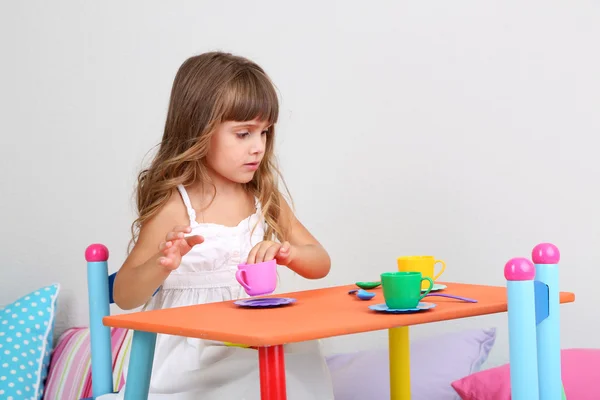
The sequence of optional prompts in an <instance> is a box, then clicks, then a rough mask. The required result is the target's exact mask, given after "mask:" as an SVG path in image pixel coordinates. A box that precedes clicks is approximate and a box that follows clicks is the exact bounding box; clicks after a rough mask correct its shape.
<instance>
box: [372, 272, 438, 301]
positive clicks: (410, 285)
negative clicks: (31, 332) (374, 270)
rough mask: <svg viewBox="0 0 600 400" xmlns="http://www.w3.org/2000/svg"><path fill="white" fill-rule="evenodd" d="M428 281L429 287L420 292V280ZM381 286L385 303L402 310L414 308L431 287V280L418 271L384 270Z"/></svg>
mask: <svg viewBox="0 0 600 400" xmlns="http://www.w3.org/2000/svg"><path fill="white" fill-rule="evenodd" d="M422 281H429V288H428V289H427V290H426V291H425V293H423V294H421V282H422ZM381 286H382V287H383V298H384V299H385V305H386V306H388V308H390V309H395V310H404V309H408V308H415V307H417V306H418V305H419V302H420V301H421V300H423V298H424V297H425V296H427V295H428V294H429V292H430V291H431V289H432V288H433V280H431V278H428V277H423V275H422V274H421V273H420V272H384V273H383V274H381Z"/></svg>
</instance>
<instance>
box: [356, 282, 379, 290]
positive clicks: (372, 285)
mask: <svg viewBox="0 0 600 400" xmlns="http://www.w3.org/2000/svg"><path fill="white" fill-rule="evenodd" d="M380 285H381V282H356V286H358V287H359V288H361V289H375V288H376V287H377V286H380Z"/></svg>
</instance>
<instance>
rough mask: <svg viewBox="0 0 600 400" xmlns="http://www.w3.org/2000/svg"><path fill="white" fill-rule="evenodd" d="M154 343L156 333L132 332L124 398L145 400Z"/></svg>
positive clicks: (148, 385) (127, 399) (150, 373)
mask: <svg viewBox="0 0 600 400" xmlns="http://www.w3.org/2000/svg"><path fill="white" fill-rule="evenodd" d="M155 345H156V333H150V332H142V331H135V332H133V341H132V344H131V355H130V357H129V369H128V371H127V382H126V383H125V400H146V399H147V398H148V391H149V390H150V376H151V375H152V362H153V361H154V347H155Z"/></svg>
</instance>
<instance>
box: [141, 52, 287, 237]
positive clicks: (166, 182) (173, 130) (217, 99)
mask: <svg viewBox="0 0 600 400" xmlns="http://www.w3.org/2000/svg"><path fill="white" fill-rule="evenodd" d="M278 117H279V102H278V99H277V93H276V91H275V88H274V86H273V84H272V82H271V80H270V79H269V77H268V76H267V74H266V73H265V72H264V70H263V69H262V68H261V67H259V66H258V65H256V64H255V63H253V62H252V61H250V60H248V59H246V58H243V57H239V56H234V55H232V54H229V53H222V52H210V53H204V54H201V55H198V56H194V57H191V58H189V59H187V60H186V61H185V62H184V63H183V64H182V65H181V67H180V68H179V70H178V72H177V75H176V76H175V80H174V82H173V88H172V91H171V98H170V102H169V110H168V113H167V118H166V122H165V128H164V133H163V137H162V141H161V143H160V146H159V149H158V152H157V154H156V155H155V157H154V159H153V160H152V163H151V164H150V166H149V167H148V168H146V169H143V170H142V171H141V172H140V174H139V176H138V184H137V193H136V203H137V211H138V217H137V219H136V220H135V221H134V222H133V224H132V226H131V231H132V240H131V243H130V248H131V245H133V244H135V242H136V240H137V237H138V235H139V230H140V229H141V227H142V226H143V224H144V222H146V221H148V220H149V219H151V218H152V217H153V216H155V215H156V214H157V213H158V211H159V210H160V209H161V208H162V207H163V206H164V205H165V203H166V202H167V201H168V200H169V198H170V196H171V195H172V194H173V193H174V191H175V189H176V187H177V185H179V184H182V185H184V186H187V185H190V184H192V183H195V182H198V180H201V182H202V183H203V184H210V179H209V177H208V174H207V171H206V165H205V157H206V154H207V153H208V151H209V144H210V139H211V136H212V134H213V133H214V131H215V128H216V127H217V126H218V124H219V123H221V122H224V121H250V120H253V119H255V118H258V119H259V120H261V121H266V122H268V123H269V124H270V125H271V128H269V132H268V135H267V143H266V148H265V154H264V157H263V160H262V162H261V164H260V167H259V169H258V170H257V171H256V173H255V175H254V178H253V179H252V181H250V182H249V183H247V184H246V189H247V190H248V191H249V192H250V193H251V194H252V195H253V196H256V197H257V198H258V199H259V201H260V203H261V206H262V217H263V219H264V220H265V221H266V223H267V229H266V232H265V239H272V238H273V237H277V238H279V239H280V240H282V241H283V240H286V238H287V234H288V233H287V232H286V231H285V229H284V226H285V225H284V224H282V223H281V222H282V221H281V220H280V213H281V204H280V191H279V189H278V178H280V177H281V175H280V173H279V170H278V168H277V165H276V160H275V156H274V154H273V153H274V151H273V148H274V138H275V127H274V126H275V123H276V122H277V119H278ZM282 182H283V180H282ZM283 183H284V186H285V182H283ZM288 195H289V192H288Z"/></svg>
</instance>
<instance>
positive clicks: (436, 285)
mask: <svg viewBox="0 0 600 400" xmlns="http://www.w3.org/2000/svg"><path fill="white" fill-rule="evenodd" d="M447 287H448V286H446V285H442V284H441V283H434V284H433V287H432V288H431V291H432V292H437V291H438V290H444V289H446V288H447ZM426 291H427V289H421V292H426Z"/></svg>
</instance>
